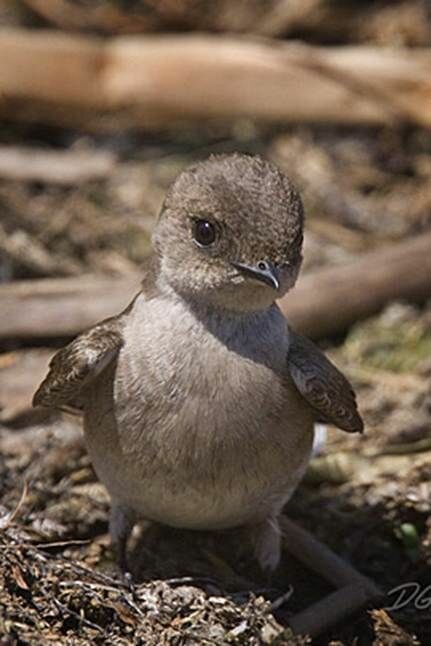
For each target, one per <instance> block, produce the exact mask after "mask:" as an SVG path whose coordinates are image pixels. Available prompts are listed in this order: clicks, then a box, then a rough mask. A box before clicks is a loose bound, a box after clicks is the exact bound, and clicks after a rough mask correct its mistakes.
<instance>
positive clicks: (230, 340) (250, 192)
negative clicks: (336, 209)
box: [33, 153, 363, 572]
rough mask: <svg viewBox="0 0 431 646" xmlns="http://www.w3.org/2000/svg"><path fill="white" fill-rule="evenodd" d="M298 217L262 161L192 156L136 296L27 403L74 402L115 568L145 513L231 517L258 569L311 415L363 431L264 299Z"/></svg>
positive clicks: (276, 542) (280, 289)
mask: <svg viewBox="0 0 431 646" xmlns="http://www.w3.org/2000/svg"><path fill="white" fill-rule="evenodd" d="M303 230H304V209H303V204H302V201H301V197H300V195H299V193H298V190H297V189H296V188H295V186H294V185H293V183H292V181H291V180H290V179H289V178H288V177H287V175H285V174H284V173H283V172H282V171H281V170H280V169H279V168H278V167H277V166H276V165H275V164H273V163H272V162H270V161H268V160H266V159H264V158H262V157H260V156H257V155H246V154H240V153H234V154H224V155H213V156H211V157H209V158H208V159H206V160H203V161H199V162H197V163H195V164H193V165H191V166H190V167H188V168H186V169H185V170H184V171H183V172H181V173H180V174H179V175H178V177H177V178H176V180H175V181H174V182H173V184H172V185H171V187H170V188H169V189H168V191H167V194H166V197H165V200H164V203H163V205H162V207H161V211H160V214H159V217H158V221H157V224H156V226H155V229H154V233H153V237H152V244H153V253H152V255H151V257H150V258H149V259H148V260H147V261H146V264H145V266H144V268H143V280H142V286H141V290H140V291H139V293H138V294H137V295H136V296H135V298H134V299H133V301H132V302H131V303H130V305H129V306H128V307H127V308H126V309H125V310H124V311H123V312H121V313H120V314H118V315H116V316H113V317H111V318H108V319H106V320H104V321H102V322H100V323H98V324H96V325H94V326H93V327H91V328H90V329H89V330H87V331H85V332H83V333H82V334H81V335H79V336H78V337H77V338H76V339H75V340H73V341H72V342H71V343H69V345H67V346H65V347H64V348H62V349H60V350H59V351H58V352H57V353H56V354H55V356H54V357H53V359H52V360H51V363H50V366H49V372H48V374H47V376H46V378H45V379H44V381H43V382H42V383H41V385H40V386H39V388H38V390H37V392H36V393H35V395H34V399H33V404H34V405H35V406H38V405H39V406H45V407H51V408H57V409H61V410H72V411H80V412H82V413H83V416H84V436H85V441H86V445H87V447H88V451H89V454H90V458H91V460H92V463H93V466H94V469H95V471H96V473H97V476H98V477H99V479H100V480H101V482H102V483H103V484H104V485H105V487H106V489H107V490H108V492H109V494H110V498H111V512H110V523H109V528H110V534H111V540H112V543H113V546H114V548H115V550H116V553H117V557H118V562H119V564H120V567H122V568H123V569H127V541H128V538H129V536H130V533H131V531H132V529H133V527H134V525H135V523H136V522H138V521H139V520H147V521H154V522H156V523H161V524H162V525H168V526H172V527H178V528H185V529H192V530H210V531H218V530H224V529H229V528H235V527H238V528H239V527H243V528H246V530H247V535H248V537H249V542H250V550H251V551H252V553H253V555H254V557H255V558H256V559H257V561H258V563H259V565H260V567H261V568H262V570H264V571H265V572H273V571H274V570H275V569H276V568H277V566H278V564H279V561H280V555H281V533H280V525H279V519H280V515H281V513H282V511H283V508H284V506H285V504H286V502H287V501H288V500H289V498H290V497H291V495H292V493H293V492H294V490H295V489H296V487H297V485H298V483H299V482H300V480H301V478H302V476H303V474H304V472H305V470H306V467H307V464H308V462H309V459H310V454H311V450H312V445H313V433H314V430H313V429H314V425H315V424H316V423H318V422H325V423H330V424H332V425H335V426H337V427H339V428H340V429H342V430H344V431H347V432H362V430H363V421H362V419H361V416H360V413H359V411H358V407H357V403H356V398H355V394H354V391H353V389H352V386H351V385H350V383H349V382H348V380H347V379H346V378H345V377H344V376H343V374H342V373H341V372H340V371H339V370H338V369H337V368H336V367H335V365H334V364H333V363H331V362H330V360H329V359H328V358H326V357H325V355H324V354H323V353H322V352H321V351H320V349H319V348H318V347H317V346H316V345H315V344H314V343H313V342H312V341H310V340H308V339H306V338H305V337H303V336H301V335H300V334H299V333H297V332H296V331H294V330H293V329H292V328H291V327H290V326H289V323H288V320H287V319H286V318H285V317H284V316H283V314H282V313H281V310H280V309H279V307H278V305H277V303H276V301H277V300H278V299H279V298H281V297H282V296H284V295H285V294H286V293H287V292H288V291H289V290H290V289H292V288H293V287H294V285H295V283H296V280H297V277H298V274H299V271H300V267H301V262H302V243H303Z"/></svg>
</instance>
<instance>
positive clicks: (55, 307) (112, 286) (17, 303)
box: [0, 276, 140, 339]
mask: <svg viewBox="0 0 431 646" xmlns="http://www.w3.org/2000/svg"><path fill="white" fill-rule="evenodd" d="M139 282H140V281H139V277H137V278H136V279H135V280H134V279H133V278H132V279H130V278H127V279H123V278H121V279H114V278H112V279H111V278H106V277H97V276H80V277H79V278H64V279H62V278H57V279H44V280H31V281H30V280H29V281H17V282H13V283H8V284H6V285H2V286H0V339H29V338H30V339H31V338H34V339H36V338H49V337H61V336H74V335H76V334H78V333H79V332H81V331H82V330H84V329H85V328H87V327H89V326H90V325H93V323H96V322H97V321H100V320H101V319H104V318H106V317H107V316H110V315H112V314H115V313H117V312H120V311H121V310H122V309H123V308H124V307H125V306H126V305H127V303H128V302H129V301H130V300H131V298H132V297H133V295H134V294H136V292H137V291H138V289H139Z"/></svg>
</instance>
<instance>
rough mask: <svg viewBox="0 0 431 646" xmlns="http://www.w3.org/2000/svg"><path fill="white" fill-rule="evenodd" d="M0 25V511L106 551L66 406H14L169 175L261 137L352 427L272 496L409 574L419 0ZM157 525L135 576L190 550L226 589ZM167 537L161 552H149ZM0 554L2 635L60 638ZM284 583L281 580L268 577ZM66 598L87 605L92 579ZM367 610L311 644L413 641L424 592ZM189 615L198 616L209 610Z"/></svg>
mask: <svg viewBox="0 0 431 646" xmlns="http://www.w3.org/2000/svg"><path fill="white" fill-rule="evenodd" d="M0 25H1V29H0V351H1V353H0V453H1V458H0V496H1V499H2V504H3V505H4V507H5V510H6V511H5V513H6V512H7V510H9V511H10V510H12V509H14V508H15V507H16V505H17V503H18V500H19V499H20V497H21V494H22V491H23V482H24V481H25V482H27V489H26V491H25V496H24V500H23V502H22V504H21V506H20V511H19V515H18V516H19V523H20V528H21V529H20V531H21V530H22V531H26V532H30V533H29V534H27V535H26V536H27V538H26V540H27V541H30V540H31V541H33V543H34V542H35V541H36V542H37V543H38V544H42V543H50V542H57V541H60V542H61V541H67V540H68V539H72V538H73V539H74V540H75V539H80V540H82V541H84V542H85V541H87V543H85V544H84V545H82V546H75V547H71V546H70V545H68V546H67V548H66V549H65V550H64V549H61V548H59V549H58V550H57V551H54V552H52V551H51V552H50V553H49V554H52V553H55V556H56V557H57V558H59V559H61V558H66V557H70V555H72V556H73V557H74V558H79V559H81V560H82V561H84V562H85V563H87V564H88V565H91V566H92V567H94V566H96V567H97V566H99V565H100V564H103V563H105V561H107V562H108V563H109V562H110V558H111V557H110V556H109V546H108V541H107V539H106V516H107V509H108V504H107V498H106V494H105V493H104V491H103V489H102V487H101V485H99V484H98V483H97V481H96V479H95V476H94V474H93V472H92V470H91V465H90V464H89V461H88V458H87V456H86V453H85V449H84V447H83V445H82V440H81V436H80V425H79V420H77V419H75V418H72V417H67V416H61V417H59V416H58V415H57V414H54V413H52V412H50V411H41V410H32V409H31V405H30V401H31V395H32V392H33V391H34V389H35V387H36V386H37V384H38V382H39V381H40V379H41V378H42V377H43V375H44V373H45V371H46V366H47V362H48V360H49V358H50V357H51V356H52V354H53V352H54V350H55V349H56V348H58V347H60V346H61V345H62V344H64V343H65V342H67V341H68V340H69V339H70V338H72V337H73V336H74V335H76V334H78V333H79V332H80V331H81V330H82V329H84V328H85V327H87V326H89V325H91V324H92V323H94V322H95V321H97V320H100V319H101V318H103V317H106V316H109V315H111V314H114V313H116V312H118V311H119V310H120V309H121V308H122V307H123V306H124V305H125V304H126V303H127V302H128V301H129V300H130V299H131V297H132V296H133V294H134V293H135V292H136V290H137V289H138V286H139V279H140V274H139V271H140V265H141V263H142V261H143V259H144V257H145V256H146V255H147V254H148V252H149V251H150V237H151V232H152V229H153V226H154V222H155V219H156V217H157V214H158V211H159V209H160V206H161V203H162V200H163V197H164V194H165V192H166V190H167V188H168V186H169V185H170V183H171V182H172V181H173V180H174V178H175V177H176V175H177V174H178V173H179V172H180V171H181V170H182V169H183V168H184V167H185V166H187V165H188V164H190V163H191V162H193V161H194V160H197V159H204V158H206V157H207V156H208V155H210V154H212V153H222V152H233V151H240V152H245V153H251V154H254V153H258V154H260V155H263V156H264V157H267V158H268V159H271V160H272V161H274V162H275V163H276V164H278V166H279V167H280V168H281V169H282V170H283V171H285V172H286V173H287V174H288V175H289V176H290V177H291V178H292V179H293V180H294V182H295V183H296V184H297V186H298V187H299V189H300V190H301V192H302V195H303V199H304V203H305V208H306V215H307V220H306V234H305V258H304V265H303V273H302V277H301V278H300V280H299V283H298V286H297V288H296V290H295V291H294V292H293V293H292V294H291V295H289V296H288V297H287V299H286V300H284V301H283V302H282V303H281V306H282V308H283V311H284V313H285V314H286V316H287V318H288V319H289V321H290V322H291V323H292V325H293V326H294V327H296V328H297V329H298V330H300V331H302V332H303V333H305V334H307V335H309V336H311V337H312V338H313V339H314V340H316V341H317V342H318V343H319V344H320V345H321V346H322V347H323V348H324V349H325V350H326V351H327V352H328V353H329V355H330V356H331V357H332V359H333V360H334V361H335V362H336V363H337V364H338V365H339V366H340V367H341V368H342V369H343V370H344V371H345V372H346V374H348V375H349V377H350V379H351V380H352V382H353V383H354V384H355V388H356V390H357V392H358V398H359V404H360V408H361V411H362V413H363V415H364V417H365V421H366V425H367V433H366V435H365V436H364V437H360V438H357V437H347V436H346V435H345V434H343V433H341V432H336V431H334V430H333V429H329V431H328V434H327V437H326V439H325V441H324V442H323V444H322V447H321V452H320V454H319V455H318V456H316V458H315V459H314V460H313V462H312V464H311V465H310V469H309V472H308V473H307V476H306V479H305V482H304V484H303V485H302V486H301V487H300V489H299V490H298V492H297V494H296V495H295V497H294V499H293V500H292V502H291V503H289V506H288V512H289V514H290V515H291V516H292V517H294V518H296V519H298V520H299V521H300V522H301V523H302V524H303V525H304V526H306V527H308V528H309V529H313V531H315V532H316V533H317V535H318V536H319V538H321V539H322V540H324V541H325V542H327V543H328V544H329V545H330V546H331V547H332V548H333V549H334V550H335V551H337V552H338V553H339V554H341V555H343V556H344V557H345V558H347V559H348V560H349V561H351V562H352V563H353V564H354V565H355V566H356V567H357V568H358V569H359V570H360V571H361V572H363V573H365V574H367V575H368V576H370V577H371V578H373V579H375V580H377V581H378V583H379V584H380V585H381V586H382V588H383V589H384V590H390V589H391V588H394V587H395V586H397V585H399V584H401V583H403V582H406V581H410V582H411V581H413V582H417V583H418V586H419V588H420V590H423V589H426V586H427V585H429V584H431V578H430V568H429V566H430V563H431V522H430V520H429V518H430V516H429V514H430V504H431V486H430V480H429V475H430V472H431V465H430V456H431V435H430V430H431V388H430V376H431V129H430V128H431V5H430V3H429V2H428V1H427V0H404V1H392V2H389V1H383V0H366V1H359V0H349V1H347V2H342V1H341V0H304V1H300V0H265V1H264V0H238V2H232V1H230V0H212V1H210V0H160V1H156V0H145V1H144V0H21V1H18V0H16V1H14V0H10V1H7V0H0ZM0 538H1V540H4V541H5V545H9V546H10V544H11V542H12V543H13V541H14V538H13V536H12V535H9V534H8V533H3V535H2V536H1V534H0ZM163 540H164V542H163V541H162V542H161V543H160V541H159V542H158V544H157V550H155V551H152V549H151V545H150V546H148V547H147V552H146V556H147V557H148V560H149V562H150V565H151V567H150V573H151V574H152V576H154V577H155V576H165V577H166V576H168V575H169V576H174V575H176V574H178V572H179V571H181V567H182V566H181V564H182V563H183V561H185V562H188V567H187V568H185V569H186V571H187V572H189V571H190V567H191V566H190V562H192V563H194V566H193V567H194V569H195V571H196V573H202V571H205V568H209V569H208V572H210V573H211V574H214V568H216V570H217V567H219V568H221V569H220V572H219V574H220V577H221V578H222V579H223V577H224V579H223V580H224V581H225V583H226V578H228V579H229V577H231V579H232V580H233V583H232V582H231V583H232V586H233V588H235V584H236V588H241V586H242V588H243V587H244V578H242V579H241V578H238V577H239V575H238V574H235V571H236V570H235V567H234V566H233V565H232V563H231V564H230V565H229V566H228V565H227V564H226V563H225V560H224V557H223V563H224V566H223V567H225V568H228V570H226V569H223V568H222V567H221V566H220V562H221V560H222V556H219V557H217V558H218V559H219V560H218V561H217V563H216V565H217V564H218V565H217V567H216V565H215V561H214V559H213V561H212V562H211V563H210V565H208V563H207V564H206V565H205V564H204V563H203V562H202V560H201V556H199V557H197V556H196V553H195V552H193V554H190V553H189V554H188V555H187V557H184V553H183V550H184V549H185V546H184V544H183V543H181V548H179V547H178V540H179V539H178V537H177V536H174V537H172V536H170V535H169V536H165V537H164V539H163ZM172 541H173V545H174V547H173V548H172ZM175 541H177V542H175ZM160 545H162V548H161V547H160ZM164 546H165V551H166V554H169V555H170V556H169V558H168V557H167V556H166V554H165V556H163V551H162V554H160V550H161V549H162V550H163V547H164ZM195 547H196V546H195ZM34 549H35V550H36V548H34ZM176 552H178V554H179V555H180V556H179V557H178V559H179V563H180V565H179V564H178V559H177V561H176V560H175V558H174V557H172V553H174V554H175V553H176ZM5 553H6V552H5ZM1 554H2V552H1V551H0V560H1V559H2V558H3V557H2V556H1ZM32 554H33V552H32ZM5 558H6V557H5ZM33 558H34V554H33V556H31V554H25V555H24V557H23V561H22V563H21V565H20V567H21V570H22V571H21V570H20V572H21V578H22V580H21V583H22V585H23V586H24V588H22V589H25V585H27V587H28V580H29V579H28V577H30V578H31V577H33V579H32V580H34V581H35V582H37V581H39V579H38V575H37V574H36V573H35V571H34V567H33V564H32V559H33ZM214 558H215V557H214ZM226 558H227V561H229V557H226ZM148 560H147V567H148ZM111 561H112V558H111ZM171 561H172V562H171ZM195 561H196V563H195ZM50 563H51V562H50ZM3 565H4V567H3V572H4V574H3V576H4V577H6V579H7V577H8V576H11V577H12V578H14V580H15V587H14V586H12V588H11V587H10V585H9V586H8V585H6V584H4V586H3V592H2V593H1V592H0V604H1V603H2V602H3V603H4V607H5V608H6V609H7V612H8V617H9V619H10V621H11V622H12V623H11V624H10V625H9V627H8V631H10V634H12V635H20V637H22V636H23V635H26V637H27V639H29V640H30V641H32V640H34V639H36V637H37V638H39V637H38V636H40V635H39V632H40V631H42V633H40V634H43V635H45V636H46V635H47V634H48V633H47V632H46V633H43V630H45V628H46V630H47V631H48V628H49V630H54V629H55V630H54V632H55V631H59V632H58V635H60V636H61V635H63V636H65V635H67V634H68V633H67V631H68V630H69V628H68V626H67V625H63V624H61V622H60V623H58V622H59V621H60V620H59V619H58V618H56V619H55V621H54V619H53V617H54V616H56V615H55V612H54V610H53V608H52V599H51V597H52V595H53V594H54V593H53V589H54V588H49V589H47V590H48V592H47V591H46V590H45V593H43V594H42V592H40V594H41V598H43V603H42V602H41V605H40V609H39V611H38V612H39V615H37V613H36V615H37V616H38V617H39V618H40V617H43V618H44V621H45V623H46V626H47V627H45V628H43V629H42V628H37V629H36V628H35V625H34V623H32V622H31V621H30V620H29V619H28V620H27V619H26V620H23V618H22V616H20V621H24V624H25V626H24V627H23V626H21V627H20V628H18V627H17V626H15V624H14V621H18V620H17V619H16V617H17V616H18V615H20V612H21V611H20V612H18V610H17V608H21V610H22V607H24V606H25V608H26V610H25V612H26V613H27V614H28V616H30V615H31V612H33V611H31V612H30V609H29V606H26V605H25V604H24V606H22V605H20V604H23V603H24V602H23V601H22V599H21V598H20V599H21V600H20V601H18V597H19V590H20V589H21V588H20V583H19V581H18V583H16V580H17V579H16V577H17V574H16V570H14V571H13V572H12V570H11V569H10V568H11V567H12V566H11V562H10V558H9V557H8V558H7V562H6V561H5V563H4V564H3ZM14 567H15V566H14ZM16 567H17V566H16ZM46 567H48V565H47V566H46ZM49 567H51V565H49ZM193 567H192V570H193ZM32 568H33V569H32ZM11 572H12V574H11ZM29 572H30V574H29ZM7 573H9V574H7ZM54 574H55V573H54ZM54 574H53V575H52V576H53V577H54V578H55V576H54ZM27 575H28V576H27ZM1 576H2V575H0V577H1ZM242 576H244V572H243V573H242ZM298 576H299V579H298V583H297V586H298V589H299V590H300V596H299V597H297V598H296V599H295V598H294V599H293V601H292V604H293V605H291V606H288V607H287V608H285V609H284V615H283V613H281V614H280V616H277V619H278V620H279V621H280V622H281V623H282V624H283V622H285V621H286V620H287V618H288V616H289V612H291V611H293V610H295V609H298V608H301V607H302V606H306V605H307V603H311V601H313V600H315V599H314V597H313V595H316V594H317V596H318V597H319V594H320V595H321V594H323V592H324V591H325V588H324V585H323V584H322V582H320V583H319V582H316V584H315V585H313V586H310V585H305V587H304V576H303V575H302V576H301V575H298ZM26 577H27V578H26ZM235 577H237V578H235ZM229 581H230V579H229ZM289 581H290V579H289V577H287V578H286V580H284V579H283V578H281V579H280V581H279V586H280V589H283V586H285V585H287V583H288V582H289ZM26 582H27V583H26ZM247 582H248V583H249V584H250V586H252V584H251V583H250V581H248V580H247ZM3 583H4V582H3ZM6 583H7V581H6ZM5 585H6V587H5ZM35 585H38V584H37V583H35ZM256 585H257V584H256ZM319 585H320V587H319ZM322 585H323V587H322ZM0 587H1V586H0ZM223 589H224V588H223ZM256 589H259V586H258V585H257V588H256ZM17 590H18V592H17ZM21 592H22V590H21ZM83 594H84V593H83ZM2 595H3V597H2ZM85 595H87V596H85ZM99 601H100V600H99ZM62 603H64V604H65V606H64V608H66V610H64V608H63V610H64V612H65V613H66V615H67V613H68V612H69V613H72V614H73V612H75V610H76V608H75V610H73V608H74V606H73V603H72V602H71V601H70V599H68V600H67V601H65V600H64V599H63V600H62ZM80 603H81V604H84V605H85V604H87V603H88V604H89V605H91V598H90V592H88V591H87V592H85V594H84V596H83V598H82V599H81V600H80ZM71 604H72V605H71ZM295 604H297V607H296V606H295ZM301 604H302V605H301ZM385 605H386V606H387V605H389V604H388V603H386V604H385V603H382V604H381V606H375V607H374V608H369V610H370V611H371V612H370V613H368V612H366V611H363V612H359V613H357V615H356V616H355V617H354V618H353V619H352V618H350V619H349V621H347V622H346V623H345V624H344V625H341V626H338V627H335V628H334V629H333V630H332V632H330V633H328V635H327V636H326V637H325V638H324V641H322V643H329V641H330V640H331V639H333V640H341V641H338V642H337V643H351V640H353V639H355V638H356V639H360V640H365V641H362V642H361V643H376V644H385V643H394V642H390V641H389V639H390V636H393V637H394V639H395V638H396V639H399V640H400V641H398V642H397V643H403V644H404V643H406V644H408V643H412V644H413V643H419V641H415V639H416V637H414V635H416V636H418V639H419V640H422V643H430V638H431V611H430V609H429V608H426V607H423V608H421V609H418V607H417V606H416V605H415V603H414V600H412V601H411V602H410V603H408V604H406V605H405V606H404V607H403V608H401V609H399V610H397V611H395V612H392V613H390V614H389V613H387V612H385V610H384V609H383V608H384V607H385ZM247 607H248V606H247ZM238 608H240V606H238V607H237V611H238V612H239V613H240V615H241V612H246V611H245V610H238ZM57 611H58V608H57ZM72 611H73V612H72ZM52 612H54V614H52ZM88 612H91V611H90V610H89V611H88ZM232 612H233V611H232ZM247 612H249V613H251V615H252V614H253V613H255V612H257V611H256V609H254V608H252V609H250V608H248V610H247ZM14 613H15V614H14ZM50 613H51V614H50ZM72 614H71V616H72ZM102 614H103V613H102ZM251 615H250V616H251ZM253 616H254V615H253ZM116 617H117V616H116ZM93 619H94V618H93ZM123 619H124V618H123ZM71 621H72V620H71ZM214 621H216V619H214ZM217 621H218V622H220V621H221V619H220V618H217ZM55 622H57V623H55ZM94 622H95V623H96V624H97V625H99V624H100V626H103V630H104V631H108V628H107V624H108V623H110V624H111V625H110V627H109V630H111V631H114V632H112V633H108V632H106V633H105V638H106V639H108V637H109V638H113V635H114V633H115V631H117V632H116V633H115V634H116V635H117V636H118V635H123V633H122V631H123V628H124V626H123V624H121V621H120V619H118V617H117V618H112V617H111V619H110V621H109V622H108V620H107V619H106V617H105V616H103V618H102V619H100V618H99V619H97V618H96V619H94V621H93V623H94ZM54 623H55V626H54ZM123 623H124V622H123ZM222 623H223V622H222ZM251 623H253V622H251ZM60 624H61V625H60ZM72 624H73V621H72V623H71V625H72ZM126 624H127V622H126ZM204 624H205V622H203V624H202V625H203V626H204V627H203V628H202V631H205V630H206V629H207V627H208V625H209V624H211V621H210V620H209V619H208V621H207V623H206V624H205V625H204ZM44 625H45V624H44ZM250 625H251V624H250ZM253 625H254V624H253ZM0 626H1V622H0ZM100 626H99V627H100ZM90 628H91V627H89V626H87V627H86V628H85V629H86V630H87V629H88V630H89V631H90V632H89V633H88V635H87V637H86V639H92V638H93V636H92V634H91V630H90ZM83 629H84V628H83ZM93 630H94V628H93ZM124 630H125V629H124ZM147 630H149V628H147ZM250 630H251V629H250ZM96 632H97V631H96ZM56 634H57V633H56ZM155 634H156V636H157V635H158V637H157V638H158V639H160V640H161V639H162V632H159V633H157V632H156V633H155ZM205 634H206V633H205ZM145 635H146V636H147V637H148V635H149V633H148V634H147V633H144V636H145ZM163 635H164V633H163ZM202 635H204V632H202V633H201V639H203V636H202ZM123 636H124V635H123ZM253 636H254V633H253V632H250V633H247V638H249V639H251V638H252V637H253ZM163 638H165V636H164V637H163ZM325 640H326V641H325ZM343 640H345V641H343ZM373 640H376V641H374V642H373ZM409 640H410V641H409ZM33 643H35V642H34V641H33ZM83 643H84V642H83ZM125 643H126V642H125ZM160 643H161V642H160ZM166 643H167V642H166ZM201 643H203V642H201ZM220 643H225V642H220ZM226 643H227V642H226ZM242 643H251V642H247V641H246V642H242ZM256 643H260V642H256ZM262 643H263V642H262ZM298 643H299V642H298ZM316 643H317V642H316ZM333 643H335V642H333Z"/></svg>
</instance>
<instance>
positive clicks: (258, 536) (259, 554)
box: [249, 515, 281, 575]
mask: <svg viewBox="0 0 431 646" xmlns="http://www.w3.org/2000/svg"><path fill="white" fill-rule="evenodd" d="M249 535H250V539H251V543H252V546H253V552H254V555H255V557H256V559H257V561H258V563H259V565H260V567H261V568H262V570H263V572H265V573H266V574H268V575H270V574H272V572H274V570H275V569H276V568H277V566H278V564H279V563H280V557H281V531H280V526H279V523H278V519H277V517H276V516H275V515H274V516H267V518H265V519H264V520H262V521H261V522H259V523H256V524H255V525H252V527H251V531H250V534H249Z"/></svg>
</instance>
